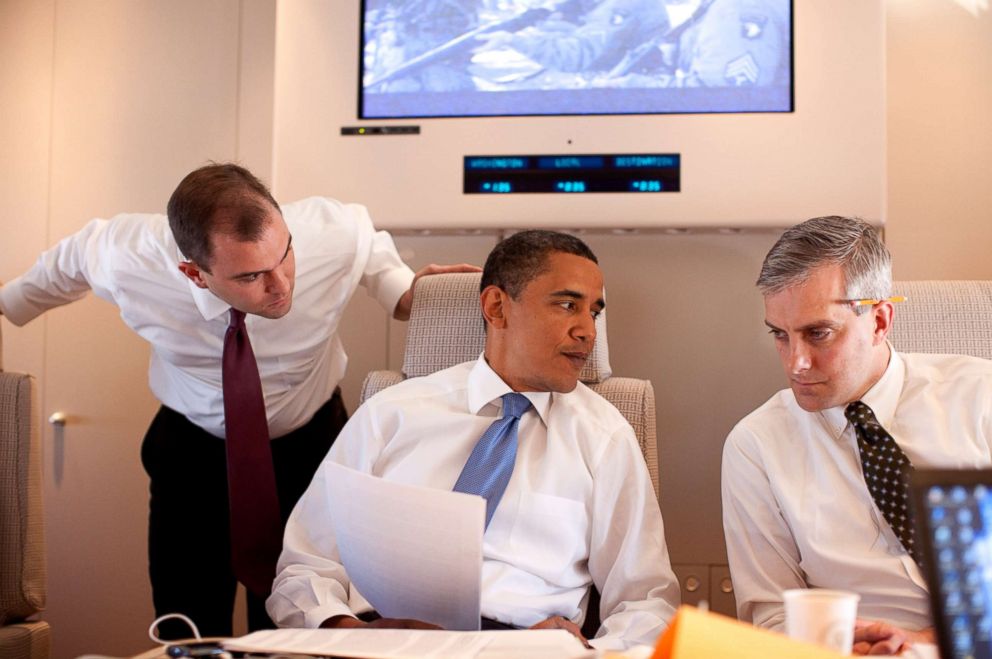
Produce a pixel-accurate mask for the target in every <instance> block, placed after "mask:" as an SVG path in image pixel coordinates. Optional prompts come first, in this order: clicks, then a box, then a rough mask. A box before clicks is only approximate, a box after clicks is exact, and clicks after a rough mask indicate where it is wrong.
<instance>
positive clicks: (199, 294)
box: [189, 281, 231, 320]
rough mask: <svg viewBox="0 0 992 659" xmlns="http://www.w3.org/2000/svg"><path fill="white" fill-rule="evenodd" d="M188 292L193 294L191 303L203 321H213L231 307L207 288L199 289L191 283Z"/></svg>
mask: <svg viewBox="0 0 992 659" xmlns="http://www.w3.org/2000/svg"><path fill="white" fill-rule="evenodd" d="M189 290H190V291H191V293H192V294H193V302H194V303H195V304H196V308H197V309H198V310H199V311H200V315H201V316H203V320H214V319H215V318H217V317H218V316H220V315H222V314H226V313H227V312H228V311H230V310H231V305H230V304H228V303H227V302H225V301H224V300H222V299H220V298H219V297H217V296H216V295H214V294H213V293H211V292H210V289H208V288H200V287H199V286H197V285H196V284H194V283H193V282H192V281H190V282H189Z"/></svg>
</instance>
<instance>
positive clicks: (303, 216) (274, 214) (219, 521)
mask: <svg viewBox="0 0 992 659" xmlns="http://www.w3.org/2000/svg"><path fill="white" fill-rule="evenodd" d="M465 268H466V266H452V267H446V266H429V267H428V268H425V269H424V270H422V271H421V272H420V273H418V274H417V275H416V276H420V275H421V274H426V273H429V272H437V271H448V270H462V269H465ZM469 269H474V270H477V268H469ZM416 276H415V275H414V273H413V272H411V271H410V269H409V268H408V267H406V265H405V264H404V263H403V262H402V260H401V259H400V257H399V255H398V254H397V253H396V249H395V247H394V246H393V242H392V239H391V238H390V236H389V235H388V234H387V233H385V232H382V231H379V232H376V231H375V229H374V228H373V226H372V222H371V220H370V219H369V216H368V213H367V212H366V210H365V208H364V207H362V206H358V205H353V204H341V203H339V202H336V201H334V200H331V199H324V198H317V197H314V198H310V199H305V200H303V201H300V202H297V203H294V204H288V205H286V206H284V207H282V208H280V206H279V204H278V203H276V201H275V199H273V198H272V195H271V194H270V193H269V191H268V189H266V187H265V185H264V184H263V183H262V182H261V181H259V180H258V179H257V178H256V177H255V176H253V175H252V174H251V173H250V172H249V171H247V170H246V169H244V168H242V167H239V166H237V165H233V164H217V165H208V166H206V167H202V168H200V169H197V170H195V171H193V172H191V173H190V174H188V175H187V176H186V177H185V178H184V179H183V180H182V182H180V184H179V186H178V187H177V188H176V190H175V192H174V193H173V195H172V197H171V199H170V200H169V205H168V218H166V216H163V215H152V214H122V215H118V216H116V217H115V218H113V219H111V220H109V221H108V220H93V221H91V222H90V223H88V224H87V225H86V226H85V227H83V229H82V230H81V231H79V232H78V233H76V234H75V235H72V236H70V237H68V238H66V239H64V240H63V241H61V242H60V243H59V244H58V245H56V246H55V247H53V248H52V249H50V250H48V251H46V252H45V253H44V254H42V255H41V257H40V258H39V259H38V262H37V263H36V264H35V266H34V267H33V268H31V269H30V270H29V271H28V272H27V273H25V274H24V275H22V276H20V277H18V278H17V279H14V280H13V281H11V282H8V283H7V284H6V285H4V286H3V287H2V288H0V313H2V314H3V315H5V316H6V317H7V318H8V319H9V320H10V321H11V322H13V323H14V324H15V325H23V324H24V323H26V322H28V321H30V320H32V319H33V318H35V317H37V316H39V315H40V314H42V313H44V312H45V311H47V310H48V309H51V308H53V307H57V306H59V305H63V304H67V303H69V302H72V301H74V300H77V299H79V298H81V297H83V296H84V295H86V293H87V292H88V291H90V290H92V291H93V292H94V293H96V295H98V296H99V297H101V298H104V299H106V300H108V301H110V302H112V303H113V304H115V305H117V306H118V307H119V308H120V312H121V318H122V319H123V320H124V322H125V323H126V324H127V325H128V327H130V328H131V329H133V330H134V331H135V332H137V333H138V334H139V335H140V336H141V337H142V338H144V339H145V340H147V341H148V342H149V343H150V344H151V348H152V355H151V364H150V368H149V383H150V387H151V390H152V393H154V394H155V396H156V398H158V399H159V401H161V402H162V407H161V409H160V410H159V412H158V414H157V415H156V417H155V419H154V420H153V421H152V424H151V426H150V428H149V430H148V433H147V434H146V436H145V440H144V443H143V445H142V462H143V463H144V466H145V469H146V471H147V472H148V475H149V476H150V478H151V487H150V490H151V500H150V514H149V572H150V576H151V581H152V591H153V599H154V602H155V609H156V614H157V615H162V614H165V613H174V612H179V613H185V614H187V615H188V616H189V617H191V618H192V619H193V621H194V622H195V623H196V624H197V625H198V626H199V629H200V632H201V633H202V634H203V635H204V636H229V635H230V634H231V617H232V612H233V605H234V594H235V587H236V578H235V575H234V573H233V571H232V564H231V537H230V531H229V512H230V511H229V505H228V489H227V478H226V475H227V469H226V466H227V460H226V456H225V442H224V437H225V420H224V396H223V391H222V387H221V385H222V378H221V357H222V351H223V345H224V337H225V332H226V331H227V328H228V323H229V315H231V312H232V310H239V311H241V312H245V313H246V314H248V315H247V317H246V319H245V323H246V326H247V332H248V336H249V341H250V343H251V346H252V348H253V350H254V355H255V358H256V362H257V366H258V371H259V376H260V379H261V386H262V396H263V399H264V406H265V411H264V413H265V415H266V417H267V421H268V430H269V437H270V438H271V439H272V441H271V442H270V443H269V446H270V447H271V451H272V463H273V464H272V467H269V473H270V474H271V471H272V469H273V468H274V471H275V488H276V490H277V492H275V493H273V496H276V495H277V496H278V508H279V510H278V511H276V512H275V515H276V516H279V515H280V514H281V520H278V519H277V520H273V521H274V525H275V526H277V527H281V524H282V523H284V522H285V519H286V518H287V517H288V515H289V512H290V511H291V510H292V508H293V505H294V504H295V502H296V500H297V499H298V498H299V496H300V494H302V492H303V490H304V489H305V488H306V484H307V483H309V481H310V478H311V477H312V476H313V473H314V470H315V469H316V468H317V465H319V464H320V461H321V459H322V458H323V456H324V455H325V454H326V452H327V450H328V448H330V445H331V443H332V442H333V441H334V438H335V437H336V436H337V433H338V431H339V430H340V428H341V427H342V426H343V425H344V422H345V421H346V420H347V413H346V411H345V409H344V406H343V404H342V402H341V397H340V393H339V391H338V390H337V386H338V383H339V382H340V380H341V378H342V376H343V375H344V370H345V365H346V363H347V357H346V356H345V353H344V350H343V348H342V345H341V341H340V340H339V338H338V335H337V328H338V323H339V322H340V320H341V315H342V313H343V311H344V309H345V307H346V306H347V304H348V301H349V299H350V298H351V296H352V294H353V293H354V292H355V291H356V289H357V288H358V286H359V285H361V286H364V287H365V288H366V289H367V290H368V292H369V294H371V295H372V296H374V297H375V298H376V299H377V300H378V302H379V303H380V304H381V305H382V306H383V307H384V308H385V309H387V310H388V311H390V312H392V313H393V315H394V317H396V318H398V319H402V320H405V319H406V318H408V317H409V313H410V302H411V300H412V289H413V283H414V281H415V279H416ZM263 441H264V439H263ZM275 530H276V531H278V528H276V529H275ZM278 539H279V538H278V537H277V538H275V543H278ZM277 551H278V550H276V552H277ZM274 561H275V555H273V557H272V559H271V562H270V564H269V566H268V570H269V571H270V573H272V571H274V567H275V566H274ZM263 583H265V585H266V586H267V585H268V583H266V582H264V581H263ZM267 594H268V593H267V592H264V593H261V595H259V594H257V593H251V592H249V596H248V618H249V627H250V628H252V629H256V628H262V627H268V626H271V625H272V623H271V621H270V620H269V619H268V618H267V616H266V614H265V608H264V601H265V597H266V596H267ZM172 624H173V625H174V624H175V623H172ZM160 632H161V633H162V635H163V637H164V638H175V637H186V636H188V635H189V631H188V630H187V629H186V628H185V625H179V626H171V627H170V626H169V623H166V624H165V625H163V626H162V628H161V629H160Z"/></svg>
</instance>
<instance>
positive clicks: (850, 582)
mask: <svg viewBox="0 0 992 659" xmlns="http://www.w3.org/2000/svg"><path fill="white" fill-rule="evenodd" d="M757 285H758V288H759V289H760V290H761V293H762V295H763V296H764V305H765V324H766V325H767V326H768V329H769V333H770V334H771V336H772V339H773V340H774V342H775V347H776V349H777V350H778V353H779V357H780V359H781V361H782V366H783V367H784V370H785V374H786V377H787V379H788V382H789V389H784V390H782V391H780V392H778V393H777V394H775V395H774V396H773V397H772V398H771V399H770V400H769V401H768V402H766V403H765V404H764V405H762V406H761V407H759V408H758V409H757V410H755V411H754V412H752V413H751V414H749V415H748V416H747V417H745V418H744V419H743V420H742V421H740V423H738V424H737V426H736V427H735V428H734V429H733V430H732V431H731V433H730V436H729V437H728V438H727V443H726V445H725V446H724V452H723V477H722V478H723V523H724V531H725V533H726V538H727V552H728V556H729V559H730V569H731V574H732V576H733V581H734V590H735V593H736V597H737V609H738V614H739V616H740V618H741V619H742V620H745V621H749V622H752V623H754V624H755V625H759V626H762V627H768V628H772V629H782V628H783V626H784V619H785V614H784V607H783V603H782V592H783V591H784V590H786V589H790V588H814V587H816V588H836V589H844V590H850V591H854V592H856V593H858V594H859V595H860V596H861V601H860V605H859V616H860V617H861V618H864V619H865V620H864V621H863V622H861V621H859V623H858V625H857V628H856V630H855V646H854V651H855V652H856V653H859V654H868V653H871V654H882V653H885V654H894V653H896V652H899V651H900V650H901V649H902V648H903V647H905V646H906V645H907V644H908V643H911V642H913V641H924V642H933V638H934V635H933V627H932V622H931V618H930V606H929V596H928V591H927V585H926V582H925V580H924V576H923V574H922V573H921V570H920V566H919V560H920V556H919V551H918V549H917V548H916V547H914V543H913V540H914V537H913V534H914V529H913V520H912V516H911V515H910V514H909V511H908V501H907V492H906V477H907V474H908V473H909V472H910V471H911V470H912V469H913V468H914V467H918V468H937V467H940V468H979V467H988V466H989V465H990V464H992V362H990V361H988V360H984V359H979V358H975V357H965V356H958V355H923V354H900V353H898V352H896V351H895V350H894V349H893V348H892V346H891V345H890V344H889V342H888V341H887V339H886V337H887V335H888V333H889V330H890V329H891V327H892V322H893V301H892V300H891V299H890V296H891V294H892V292H891V288H892V274H891V263H890V257H889V253H888V250H887V249H886V248H885V246H884V245H883V244H882V242H881V240H880V238H879V236H878V232H877V231H876V230H875V229H874V228H873V227H872V226H870V225H869V224H866V223H865V222H863V221H861V220H857V219H851V218H845V217H819V218H815V219H811V220H808V221H806V222H803V223H801V224H799V225H797V226H794V227H792V228H791V229H789V230H788V231H786V232H785V233H784V234H783V235H782V237H781V238H780V239H779V240H778V242H777V243H776V244H775V245H774V246H773V247H772V249H771V251H770V252H769V253H768V255H767V256H766V257H765V261H764V264H763V265H762V268H761V275H760V277H759V278H758V282H757Z"/></svg>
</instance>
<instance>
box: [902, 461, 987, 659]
mask: <svg viewBox="0 0 992 659" xmlns="http://www.w3.org/2000/svg"><path fill="white" fill-rule="evenodd" d="M911 490H912V496H913V502H914V505H915V507H916V508H915V510H916V517H917V532H918V534H919V536H920V540H919V541H921V542H922V543H923V548H924V557H925V559H924V560H925V563H926V564H925V568H926V570H927V576H928V579H929V584H930V598H931V606H932V610H933V618H934V625H936V627H937V637H938V641H939V643H940V650H941V656H942V657H944V659H951V658H954V659H959V658H960V659H964V658H974V659H992V470H981V471H975V470H968V471H945V470H917V471H916V472H914V473H913V476H912V479H911Z"/></svg>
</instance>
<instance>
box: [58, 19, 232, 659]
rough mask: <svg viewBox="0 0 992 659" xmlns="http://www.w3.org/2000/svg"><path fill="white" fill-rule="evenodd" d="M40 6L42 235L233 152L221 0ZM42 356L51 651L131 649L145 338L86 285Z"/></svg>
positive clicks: (148, 203) (137, 580)
mask: <svg viewBox="0 0 992 659" xmlns="http://www.w3.org/2000/svg"><path fill="white" fill-rule="evenodd" d="M56 18H57V21H56V28H55V34H56V47H55V66H54V77H55V84H54V98H53V103H54V117H53V127H54V131H53V147H52V169H51V176H52V206H51V218H52V237H53V239H54V238H58V237H61V236H64V235H67V234H69V233H72V232H73V231H75V230H77V229H79V228H80V227H81V226H82V225H83V223H85V222H86V221H87V220H88V219H90V218H91V217H94V216H103V217H109V216H111V215H113V214H115V213H117V212H121V211H152V212H154V211H162V210H164V208H165V202H166V200H167V199H168V196H169V194H170V193H171V192H172V190H173V188H174V187H175V185H176V183H177V182H178V181H179V179H180V178H181V176H182V175H184V174H185V173H186V172H187V171H188V170H190V169H192V168H193V167H196V166H198V165H200V164H202V163H204V162H205V161H207V160H209V159H217V160H224V159H231V158H234V157H235V156H236V155H237V153H238V148H237V146H238V145H237V135H238V131H237V128H238V85H239V64H238V55H239V44H238V35H239V20H240V14H239V4H238V2H236V0H227V1H224V2H210V3H202V2H198V1H196V0H184V1H182V2H168V3H158V2H131V1H127V0H115V1H106V2H87V3H80V2H62V3H59V4H58V6H57V11H56ZM47 354H48V359H47V369H46V371H45V377H44V380H43V386H44V387H45V389H46V391H47V395H46V403H47V405H46V407H47V409H46V412H51V411H54V410H56V409H60V410H63V411H65V412H66V413H67V414H68V415H69V423H68V424H67V426H66V428H65V432H64V434H60V435H56V436H53V435H52V433H48V435H47V437H46V442H47V446H48V448H49V451H48V455H47V458H46V460H47V462H48V463H47V464H46V468H47V470H48V475H47V477H46V487H47V491H46V495H47V504H48V508H47V510H48V515H47V521H48V523H47V529H48V535H49V578H50V596H49V611H48V613H47V614H46V617H47V618H48V619H49V620H50V622H51V623H52V626H53V629H54V640H55V646H54V649H55V656H56V657H57V658H61V657H71V656H76V655H78V654H80V653H84V652H95V653H103V654H109V655H126V654H131V653H135V652H138V651H140V650H142V649H144V648H146V647H147V646H148V645H149V641H148V639H147V635H146V630H147V627H148V625H149V623H150V621H151V619H152V617H153V612H152V606H151V595H150V587H149V584H148V575H147V550H146V536H147V505H148V504H147V501H148V482H147V477H146V475H145V473H144V471H143V469H142V467H141V463H140V460H139V448H140V443H141V438H142V436H143V434H144V431H145V429H146V427H147V425H148V422H149V421H150V419H151V417H152V414H153V412H154V410H155V409H156V407H157V403H156V401H154V400H153V398H152V396H151V394H150V393H149V391H148V387H147V366H148V348H147V346H146V345H145V344H144V343H143V342H142V341H141V340H140V339H139V338H138V337H137V336H136V335H134V334H133V333H131V332H130V331H129V330H128V329H127V328H125V326H124V325H123V323H122V322H121V321H120V319H119V318H118V314H117V310H116V309H115V308H114V307H113V306H111V305H109V304H107V303H105V302H103V301H100V300H96V299H94V298H92V297H90V298H88V299H87V300H86V301H84V302H82V303H79V304H74V305H71V306H69V307H65V308H63V309H59V310H56V311H55V312H52V313H51V314H50V315H49V318H48V334H47ZM177 477H181V474H177ZM190 487H196V483H190ZM183 541H186V542H188V541H195V539H194V540H190V539H177V542H183Z"/></svg>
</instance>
